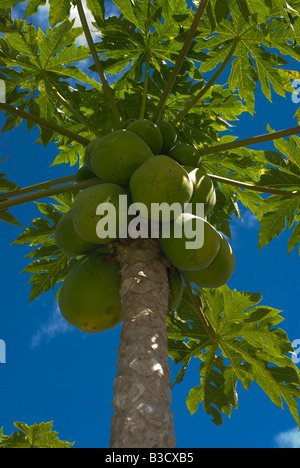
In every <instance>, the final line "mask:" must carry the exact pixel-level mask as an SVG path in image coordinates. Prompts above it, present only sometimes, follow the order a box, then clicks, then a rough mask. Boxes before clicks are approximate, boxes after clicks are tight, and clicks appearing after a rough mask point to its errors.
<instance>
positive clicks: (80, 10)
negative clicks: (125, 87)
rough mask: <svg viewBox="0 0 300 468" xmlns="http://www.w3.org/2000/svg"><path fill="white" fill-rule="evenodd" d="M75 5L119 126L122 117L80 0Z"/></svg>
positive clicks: (119, 126)
mask: <svg viewBox="0 0 300 468" xmlns="http://www.w3.org/2000/svg"><path fill="white" fill-rule="evenodd" d="M76 6H77V9H78V14H79V17H80V21H81V24H82V27H83V30H84V34H85V37H86V40H87V43H88V45H89V48H90V51H91V54H92V57H93V59H94V62H95V66H96V69H97V72H98V74H99V77H100V80H101V82H102V86H103V89H104V92H105V94H106V97H107V99H108V101H109V103H110V106H111V109H112V112H113V115H114V117H115V120H116V123H117V126H118V128H121V124H122V117H121V115H120V112H119V109H118V107H117V104H116V102H115V99H114V96H113V93H112V90H111V88H110V86H109V84H108V81H107V78H106V75H105V73H104V70H103V67H102V64H101V62H100V59H99V56H98V53H97V50H96V46H95V44H94V41H93V38H92V34H91V31H90V28H89V26H88V23H87V20H86V16H85V13H84V9H83V6H82V2H81V0H76Z"/></svg>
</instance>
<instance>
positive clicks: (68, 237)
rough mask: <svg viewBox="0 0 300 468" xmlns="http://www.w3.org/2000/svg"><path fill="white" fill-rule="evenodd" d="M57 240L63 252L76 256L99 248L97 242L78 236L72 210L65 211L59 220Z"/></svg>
mask: <svg viewBox="0 0 300 468" xmlns="http://www.w3.org/2000/svg"><path fill="white" fill-rule="evenodd" d="M55 242H56V245H57V247H58V248H59V250H61V252H63V253H64V254H66V255H70V256H75V257H76V256H78V255H84V254H86V253H88V252H92V251H93V250H95V249H96V248H98V245H97V244H94V243H91V242H87V241H86V240H84V239H82V238H81V237H80V236H78V234H77V233H76V231H75V229H74V227H73V214H72V210H71V211H69V212H68V213H65V214H64V215H63V216H62V217H61V218H60V220H59V221H58V223H57V225H56V228H55Z"/></svg>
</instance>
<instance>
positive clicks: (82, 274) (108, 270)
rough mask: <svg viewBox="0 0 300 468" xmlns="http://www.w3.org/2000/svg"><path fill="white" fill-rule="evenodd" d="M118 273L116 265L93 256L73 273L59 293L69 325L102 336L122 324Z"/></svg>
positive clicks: (82, 262)
mask: <svg viewBox="0 0 300 468" xmlns="http://www.w3.org/2000/svg"><path fill="white" fill-rule="evenodd" d="M119 269H120V266H119V264H118V263H117V262H113V261H106V260H105V257H103V256H101V255H93V256H87V257H84V258H83V259H82V260H81V261H80V262H79V263H78V264H76V265H75V266H74V267H73V268H72V269H71V270H70V272H69V273H68V274H67V276H66V278H65V280H64V282H63V285H62V287H61V289H60V293H59V308H60V312H61V314H62V316H63V317H64V318H65V320H66V321H67V322H68V323H69V324H70V325H73V326H74V327H76V328H78V329H79V330H82V331H84V332H86V333H99V332H101V331H105V330H109V329H111V328H113V327H116V326H117V325H118V324H119V323H120V322H121V321H122V319H123V314H122V308H121V300H120V294H119V290H120V286H121V275H120V273H119Z"/></svg>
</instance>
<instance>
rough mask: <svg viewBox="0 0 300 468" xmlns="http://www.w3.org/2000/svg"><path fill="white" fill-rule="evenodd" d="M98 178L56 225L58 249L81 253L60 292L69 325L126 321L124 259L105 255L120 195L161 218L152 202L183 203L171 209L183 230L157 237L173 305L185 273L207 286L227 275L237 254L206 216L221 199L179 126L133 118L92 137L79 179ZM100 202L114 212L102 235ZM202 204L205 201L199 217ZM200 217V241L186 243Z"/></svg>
mask: <svg viewBox="0 0 300 468" xmlns="http://www.w3.org/2000/svg"><path fill="white" fill-rule="evenodd" d="M95 177H98V178H99V184H97V185H93V186H91V187H88V188H86V189H84V190H82V191H81V192H79V194H78V195H77V197H76V198H75V201H74V204H73V207H72V210H71V211H69V212H68V213H66V214H64V215H63V216H62V217H61V219H60V220H59V222H58V224H57V226H56V231H55V239H56V243H57V246H58V247H59V249H60V250H61V251H62V252H64V253H65V254H67V255H70V256H76V257H78V256H79V257H81V258H80V259H79V262H78V263H77V264H76V265H75V266H74V267H73V268H72V269H71V271H70V272H69V273H68V275H67V276H66V278H65V281H64V283H63V285H62V288H61V291H60V296H59V306H60V310H61V313H62V315H63V316H64V318H65V319H66V320H67V321H68V322H69V323H70V324H72V325H74V326H75V327H77V328H79V329H80V330H84V331H86V332H88V333H97V332H99V331H103V330H107V329H109V328H112V327H114V326H116V325H117V324H119V323H120V322H121V321H122V309H121V303H120V295H119V289H120V284H121V277H120V273H119V266H118V263H117V262H115V261H113V259H111V257H108V256H107V255H105V253H107V250H106V249H107V246H108V245H109V244H110V243H111V242H113V241H115V240H117V239H118V238H120V236H121V234H122V237H124V233H121V232H120V227H119V225H120V223H119V222H118V221H119V220H118V216H119V212H120V211H119V208H120V206H119V204H120V195H123V196H124V197H128V200H129V201H130V202H132V203H133V204H136V205H138V206H139V207H141V208H140V209H139V210H140V214H141V215H142V216H144V217H145V218H148V219H153V220H154V221H156V222H157V224H158V225H161V224H162V223H163V222H164V220H162V219H161V217H160V216H161V212H157V211H154V210H153V209H152V207H153V204H156V205H160V206H162V204H167V205H168V206H172V205H173V204H176V206H179V207H181V210H180V213H178V212H177V214H175V211H172V210H169V216H170V217H171V219H170V222H169V224H172V225H173V228H174V227H176V226H177V227H180V228H181V229H180V232H181V236H178V235H176V234H175V233H176V229H169V235H168V236H161V237H160V245H161V249H162V251H163V253H164V254H165V256H166V257H167V259H168V260H169V262H170V263H171V265H172V267H170V268H169V269H168V278H169V286H170V302H169V308H170V310H171V309H172V310H173V309H174V308H176V306H177V305H178V303H179V301H180V299H181V297H182V292H183V281H184V280H186V281H189V282H191V283H192V284H194V285H196V286H198V287H208V288H217V287H220V286H221V285H223V284H225V283H227V282H228V280H229V279H230V277H231V275H232V274H233V271H234V268H235V259H234V254H233V251H232V249H231V246H230V244H229V243H228V241H227V240H226V239H225V238H224V236H222V235H221V234H220V233H219V232H218V231H217V230H216V229H215V228H214V227H213V226H212V225H211V224H210V223H209V221H208V219H209V218H208V217H209V214H210V213H211V212H212V210H213V209H214V207H215V204H216V191H215V188H214V184H213V181H212V180H211V178H210V177H209V176H208V175H207V174H206V173H205V172H204V171H203V170H202V169H201V155H200V152H199V150H198V149H197V148H195V147H194V146H193V145H189V144H186V143H183V142H180V141H179V140H178V138H177V133H176V130H175V128H174V126H172V125H171V124H169V123H167V122H159V123H157V124H155V123H154V122H152V121H150V120H146V119H132V120H130V121H127V122H126V124H124V126H123V128H122V129H120V130H116V131H114V132H112V133H109V134H108V135H106V136H104V137H101V138H97V139H95V140H93V141H91V142H90V144H89V145H88V146H87V148H86V153H85V165H84V166H83V167H82V168H81V169H79V171H78V173H77V177H76V179H77V181H81V180H86V179H91V178H95ZM103 204H112V205H113V206H114V207H115V215H116V218H117V219H115V226H116V230H115V231H114V232H113V234H111V233H109V234H108V235H107V236H106V237H105V236H103V237H102V236H101V237H100V236H99V235H98V230H97V225H98V223H99V221H100V220H101V219H103V217H104V215H103V213H102V212H101V213H99V212H98V206H99V205H103ZM198 206H201V207H202V211H201V213H202V217H201V218H200V217H199V211H198V209H197V207H198ZM143 210H144V211H143ZM172 216H173V218H172ZM199 222H200V223H201V227H202V236H203V239H202V242H200V244H199V246H197V247H196V248H189V247H187V246H188V243H189V241H190V240H191V238H190V236H187V235H186V234H185V233H187V232H188V233H190V232H195V228H196V229H197V226H198V224H197V223H199ZM177 232H178V231H177ZM108 258H110V260H108Z"/></svg>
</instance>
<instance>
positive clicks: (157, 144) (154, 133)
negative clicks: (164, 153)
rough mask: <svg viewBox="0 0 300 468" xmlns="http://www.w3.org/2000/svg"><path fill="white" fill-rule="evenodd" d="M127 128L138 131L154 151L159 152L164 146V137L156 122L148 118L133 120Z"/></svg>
mask: <svg viewBox="0 0 300 468" xmlns="http://www.w3.org/2000/svg"><path fill="white" fill-rule="evenodd" d="M127 130H128V131H130V132H133V133H136V135H138V136H139V137H140V138H142V139H143V140H144V141H145V143H147V145H148V146H149V147H150V148H151V151H152V153H153V154H154V155H155V154H159V153H160V152H161V149H162V147H163V137H162V134H161V131H160V129H159V127H158V126H157V125H156V123H154V122H152V121H151V120H147V119H138V120H135V121H134V122H131V123H130V124H129V125H128V127H127Z"/></svg>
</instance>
